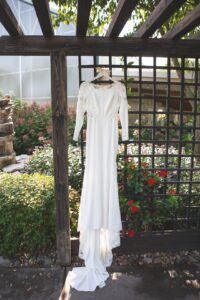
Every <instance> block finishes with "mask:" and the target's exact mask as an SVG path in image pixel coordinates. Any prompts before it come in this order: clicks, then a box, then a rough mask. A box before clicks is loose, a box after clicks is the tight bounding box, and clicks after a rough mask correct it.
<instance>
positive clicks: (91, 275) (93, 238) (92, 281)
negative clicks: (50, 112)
mask: <svg viewBox="0 0 200 300" xmlns="http://www.w3.org/2000/svg"><path fill="white" fill-rule="evenodd" d="M85 112H86V113H87V128H86V158H85V170H84V176H83V185H82V190H81V199H80V208H79V217H78V228H77V231H79V232H80V234H79V257H80V258H82V259H83V260H84V263H85V266H84V267H74V268H73V270H72V271H69V272H68V275H67V278H66V280H67V281H68V283H69V284H70V285H71V286H72V287H73V288H75V289H76V290H79V291H94V290H95V289H96V287H100V288H101V287H103V286H105V281H106V279H107V278H108V277H109V273H108V272H107V271H106V267H108V266H110V265H111V264H112V259H113V254H112V249H113V248H115V247H118V246H120V230H122V222H121V214H120V207H119V195H118V183H117V162H116V155H117V151H118V117H119V119H120V122H121V127H122V141H125V140H128V138H129V134H128V101H127V96H126V88H125V86H124V84H123V83H121V82H119V81H114V82H113V83H111V84H109V85H104V86H102V85H97V84H93V83H91V82H88V81H85V82H83V83H82V84H81V85H80V88H79V92H78V101H77V107H76V123H75V129H74V134H73V140H74V141H78V138H79V133H80V130H81V128H82V126H83V121H84V114H85Z"/></svg>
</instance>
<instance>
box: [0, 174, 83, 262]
mask: <svg viewBox="0 0 200 300" xmlns="http://www.w3.org/2000/svg"><path fill="white" fill-rule="evenodd" d="M79 198H80V197H79V194H78V193H77V192H76V191H74V190H72V189H71V188H70V189H69V202H70V223H71V235H72V236H73V235H74V236H75V235H77V232H76V228H77V219H78V208H79ZM55 215H56V213H55V197H54V178H53V176H47V175H41V174H33V175H30V174H7V173H2V174H1V175H0V241H1V242H0V254H1V255H3V256H5V257H14V256H18V255H21V254H23V253H29V254H30V255H32V254H34V255H36V254H39V253H48V250H50V249H51V248H52V247H53V248H54V247H55V244H56V223H55V222H56V219H55Z"/></svg>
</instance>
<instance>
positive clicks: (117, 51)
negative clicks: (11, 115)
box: [0, 0, 200, 265]
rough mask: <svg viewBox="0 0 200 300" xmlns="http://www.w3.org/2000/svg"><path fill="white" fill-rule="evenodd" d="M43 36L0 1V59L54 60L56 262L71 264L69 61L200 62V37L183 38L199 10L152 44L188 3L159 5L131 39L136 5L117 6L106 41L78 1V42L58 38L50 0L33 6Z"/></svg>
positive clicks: (164, 0) (131, 0)
mask: <svg viewBox="0 0 200 300" xmlns="http://www.w3.org/2000/svg"><path fill="white" fill-rule="evenodd" d="M32 2H33V5H34V8H35V11H36V14H37V17H38V21H39V23H40V26H41V29H42V32H43V35H42V36H25V35H24V33H23V31H22V29H21V28H20V26H19V24H18V22H17V20H16V18H15V16H14V14H13V12H12V11H11V9H10V7H9V5H8V3H7V2H6V0H1V1H0V22H1V23H2V24H3V26H4V27H5V29H6V30H7V31H8V33H9V36H2V37H0V55H31V56H32V55H40V56H41V55H44V56H50V57H51V86H52V87H51V89H52V123H53V153H54V156H53V159H54V174H55V176H54V182H55V198H56V232H57V250H58V260H59V262H60V264H62V265H69V264H70V263H71V242H70V226H69V201H68V163H67V145H68V140H67V121H68V120H67V111H68V109H67V106H68V104H67V89H66V81H67V78H66V56H68V55H73V56H77V55H119V56H122V55H130V56H134V55H143V56H153V55H154V56H155V55H157V56H171V57H177V56H178V57H181V56H183V57H199V56H200V34H196V35H194V36H192V37H191V38H190V39H182V40H181V38H182V37H183V36H184V35H185V34H186V33H188V32H190V31H191V30H192V29H194V28H195V27H196V26H198V25H200V4H198V5H196V6H195V7H194V9H193V10H192V11H191V12H190V13H188V15H186V16H185V17H184V18H183V19H182V20H181V21H180V22H179V23H178V24H177V25H176V26H175V27H174V28H171V29H170V30H169V31H168V32H167V33H166V34H165V35H164V36H163V37H162V38H151V36H152V35H153V33H154V32H155V31H156V30H157V29H158V28H160V27H161V26H162V24H164V22H165V21H166V20H167V19H169V18H170V17H171V16H172V15H173V14H174V13H175V12H176V11H177V10H178V9H179V8H180V7H181V5H183V4H184V3H185V2H186V0H178V1H177V0H161V1H160V3H159V4H158V5H157V7H155V9H154V11H153V12H152V13H151V15H150V16H149V18H148V19H147V20H146V21H145V22H144V24H143V25H142V26H141V27H140V28H139V29H138V30H137V31H136V32H135V34H134V36H132V37H119V34H120V32H121V31H122V29H123V28H124V26H125V24H126V22H127V21H128V19H129V18H130V16H131V14H132V12H133V10H134V9H135V7H136V5H137V4H138V2H139V1H138V0H119V1H118V4H117V7H116V10H115V12H114V14H113V17H112V20H111V22H110V24H109V27H108V30H107V32H106V34H105V36H87V35H86V34H87V28H88V21H89V17H90V10H91V6H92V0H78V5H77V23H76V35H75V36H55V34H54V30H53V26H52V21H51V16H50V11H49V2H48V0H33V1H32Z"/></svg>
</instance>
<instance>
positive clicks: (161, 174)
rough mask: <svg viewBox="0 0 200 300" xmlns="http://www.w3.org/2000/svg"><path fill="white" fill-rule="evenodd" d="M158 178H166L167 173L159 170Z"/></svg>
mask: <svg viewBox="0 0 200 300" xmlns="http://www.w3.org/2000/svg"><path fill="white" fill-rule="evenodd" d="M159 176H161V177H167V171H166V170H161V171H160V172H159Z"/></svg>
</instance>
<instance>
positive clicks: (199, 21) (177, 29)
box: [162, 4, 200, 39]
mask: <svg viewBox="0 0 200 300" xmlns="http://www.w3.org/2000/svg"><path fill="white" fill-rule="evenodd" d="M198 25H200V4H198V5H197V6H195V8H194V9H193V10H192V11H191V12H189V13H188V14H187V15H186V16H185V18H183V19H182V20H181V21H180V22H178V24H176V25H175V26H174V27H173V28H172V29H171V30H169V31H168V32H167V33H165V34H164V35H163V37H162V38H163V39H180V38H181V37H182V36H184V35H185V34H186V33H188V32H190V31H191V30H192V29H194V28H195V27H196V26H198Z"/></svg>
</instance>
